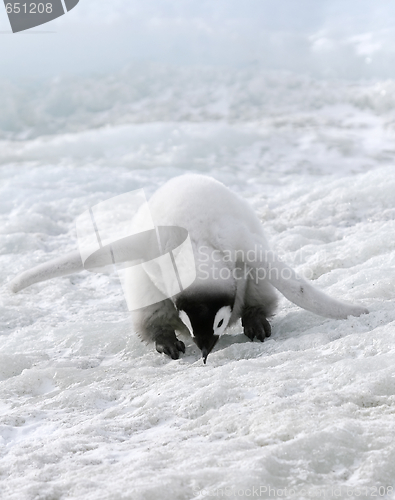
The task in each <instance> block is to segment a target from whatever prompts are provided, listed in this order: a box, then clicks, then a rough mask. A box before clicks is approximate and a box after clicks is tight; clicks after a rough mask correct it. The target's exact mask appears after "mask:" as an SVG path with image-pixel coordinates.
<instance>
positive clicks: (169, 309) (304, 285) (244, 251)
mask: <svg viewBox="0 0 395 500" xmlns="http://www.w3.org/2000/svg"><path fill="white" fill-rule="evenodd" d="M148 204H149V212H150V216H151V217H152V220H153V221H154V223H155V225H156V226H157V227H179V228H184V229H185V230H186V231H187V232H188V235H189V238H190V243H191V248H192V252H193V256H194V266H195V269H194V276H195V279H194V280H193V282H192V284H190V286H187V287H185V288H183V289H181V290H179V291H178V292H177V293H174V294H172V295H170V294H169V293H165V292H166V291H164V290H163V289H162V288H161V285H160V284H159V283H157V282H156V281H155V278H153V277H152V275H150V272H149V271H147V272H146V277H145V279H147V280H151V281H152V282H154V285H155V287H157V288H158V289H160V291H161V292H163V298H162V300H159V301H157V302H155V303H151V304H150V305H147V306H145V307H141V308H139V309H137V310H134V311H133V312H132V313H131V314H132V320H133V323H134V329H135V331H136V333H137V334H138V335H139V336H140V338H141V339H142V340H143V341H146V342H153V343H154V344H155V347H156V350H157V351H158V352H159V353H164V354H166V355H168V356H170V357H171V358H172V359H178V358H179V357H180V353H185V344H184V343H183V342H182V341H181V340H179V339H178V338H177V336H176V332H180V333H190V335H191V336H192V339H193V341H194V342H195V344H196V345H197V347H198V348H199V349H200V351H201V354H202V358H203V362H204V363H206V361H207V357H208V355H209V354H210V352H211V351H212V350H213V348H214V346H215V345H216V344H217V342H218V339H219V338H220V336H221V335H223V334H224V333H225V331H226V329H227V328H228V327H229V326H231V325H233V324H235V323H236V322H237V321H238V320H241V324H242V327H243V331H244V334H245V335H246V336H247V337H248V338H249V339H250V340H251V341H253V340H254V339H257V340H259V341H261V342H263V341H264V340H265V338H267V337H270V335H271V326H270V323H269V321H268V319H270V318H271V317H272V316H273V314H274V312H275V309H276V306H277V302H278V298H277V293H276V290H278V291H279V292H280V293H282V294H283V295H284V296H285V297H286V298H287V299H289V300H290V301H291V302H293V303H295V304H296V305H298V306H300V307H302V308H303V309H306V310H308V311H310V312H313V313H315V314H318V315H320V316H323V317H327V318H334V319H345V318H347V317H348V316H360V315H362V314H368V312H369V311H368V310H367V309H366V308H365V307H363V306H360V305H355V304H349V303H346V302H343V301H340V300H337V299H334V298H332V297H330V296H328V295H326V294H325V293H323V292H322V291H320V290H319V289H318V288H316V287H314V286H313V285H312V284H311V283H310V282H308V281H307V280H305V279H304V278H302V277H301V276H299V275H298V274H297V273H296V272H295V271H294V270H293V269H292V268H290V267H289V266H288V265H287V264H285V263H284V262H283V261H282V260H281V259H280V258H279V257H278V256H277V255H276V254H275V253H274V252H273V251H272V250H271V249H270V246H269V245H268V243H267V240H266V238H265V235H264V233H263V228H262V224H261V222H260V220H259V218H258V217H257V215H256V214H255V212H254V210H253V209H252V208H251V206H250V205H249V204H248V203H247V202H246V201H245V200H244V199H242V198H241V197H239V196H238V195H237V194H235V193H233V192H232V191H231V190H229V189H228V188H227V187H226V186H225V185H224V184H222V183H221V182H219V181H217V180H215V179H213V178H211V177H208V176H204V175H198V174H185V175H182V176H179V177H175V178H173V179H171V180H169V181H168V182H166V183H165V184H164V185H163V186H161V187H160V188H159V189H158V190H157V191H156V192H155V193H154V194H153V195H152V197H151V199H150V200H149V202H148ZM146 216H147V213H146V211H140V212H139V213H137V215H136V216H135V218H134V227H135V229H138V228H139V227H142V228H143V227H144V225H145V222H146V221H145V218H146ZM173 248H174V236H172V233H171V232H167V233H166V234H165V235H164V237H162V238H161V250H162V252H170V251H171V250H172V249H173ZM124 260H130V256H129V257H127V258H125V259H124ZM83 269H84V266H83V263H82V259H81V256H80V253H79V252H78V251H76V252H72V253H71V254H68V255H65V256H63V257H61V258H58V259H54V260H52V261H50V262H48V263H45V264H41V265H39V266H37V267H35V268H33V269H31V270H29V271H26V272H24V273H22V274H21V275H19V276H17V277H16V278H14V279H13V280H12V281H11V282H10V284H9V286H10V289H11V290H12V291H13V292H17V291H19V290H22V289H23V288H25V287H27V286H29V285H31V284H33V283H36V282H39V281H44V280H46V279H50V278H54V277H57V276H64V275H67V274H71V273H74V272H79V271H82V270H83ZM131 269H132V268H131V267H129V268H126V270H125V274H124V283H123V287H124V292H125V295H126V299H127V301H128V300H132V299H133V296H136V294H139V286H138V284H137V283H136V281H135V274H133V272H131V271H130V270H131Z"/></svg>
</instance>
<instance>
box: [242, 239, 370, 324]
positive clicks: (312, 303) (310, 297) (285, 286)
mask: <svg viewBox="0 0 395 500" xmlns="http://www.w3.org/2000/svg"><path fill="white" fill-rule="evenodd" d="M249 242H250V244H251V246H249V247H248V248H246V255H248V254H247V252H248V250H251V249H254V250H255V252H254V254H255V255H259V256H264V258H262V259H257V258H255V259H248V258H247V259H246V264H247V265H248V266H250V267H253V268H255V269H262V268H263V270H264V271H265V272H264V274H265V278H266V279H267V280H268V281H269V282H270V283H271V284H272V285H273V286H274V287H275V288H277V290H279V291H280V292H281V293H282V294H283V295H284V297H286V298H287V299H288V300H290V301H291V302H293V303H294V304H296V305H298V306H299V307H302V308H303V309H306V310H307V311H310V312H313V313H315V314H318V315H319V316H323V317H325V318H333V319H346V318H347V317H348V316H361V315H362V314H368V313H369V311H368V309H366V308H365V307H363V306H359V305H356V304H350V303H347V302H343V301H340V300H337V299H334V298H332V297H330V296H329V295H327V294H326V293H324V292H322V291H321V290H319V289H318V288H316V287H315V286H313V285H312V284H311V283H309V282H308V281H306V280H305V279H304V278H302V277H301V276H299V275H298V274H297V273H296V272H295V271H294V270H293V269H292V268H291V267H289V266H288V265H287V264H286V263H285V262H283V261H282V260H280V258H279V257H278V256H277V255H276V254H275V253H274V252H273V251H271V250H268V249H267V246H266V243H265V242H262V241H261V240H260V239H259V238H258V239H255V240H254V241H251V238H250V239H249Z"/></svg>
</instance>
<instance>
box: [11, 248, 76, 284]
mask: <svg viewBox="0 0 395 500" xmlns="http://www.w3.org/2000/svg"><path fill="white" fill-rule="evenodd" d="M83 269H84V267H83V265H82V260H81V255H80V252H79V251H74V252H70V253H68V254H66V255H63V256H62V257H59V258H57V259H53V260H50V261H49V262H45V263H44V264H40V265H38V266H36V267H33V268H32V269H29V270H28V271H24V272H23V273H21V274H18V276H16V277H15V278H14V279H13V280H11V281H10V282H9V284H8V286H9V289H10V290H11V291H12V292H14V293H17V292H19V291H20V290H23V289H24V288H26V287H28V286H30V285H33V283H39V282H40V281H46V280H49V279H51V278H57V277H59V276H66V275H68V274H73V273H78V272H80V271H83Z"/></svg>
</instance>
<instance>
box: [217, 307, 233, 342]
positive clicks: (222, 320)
mask: <svg viewBox="0 0 395 500" xmlns="http://www.w3.org/2000/svg"><path fill="white" fill-rule="evenodd" d="M231 315H232V309H231V308H230V306H224V307H221V309H219V311H218V312H217V314H216V315H215V318H214V324H213V330H214V335H218V336H221V335H222V334H223V333H224V331H225V330H226V328H227V326H228V324H229V320H230V317H231Z"/></svg>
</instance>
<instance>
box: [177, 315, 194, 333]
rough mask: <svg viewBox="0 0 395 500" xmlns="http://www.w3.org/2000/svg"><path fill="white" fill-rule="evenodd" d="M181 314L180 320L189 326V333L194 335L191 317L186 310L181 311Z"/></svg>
mask: <svg viewBox="0 0 395 500" xmlns="http://www.w3.org/2000/svg"><path fill="white" fill-rule="evenodd" d="M179 314H180V320H181V321H182V322H183V323H184V325H185V326H186V327H187V328H188V330H189V333H190V334H191V336H192V337H194V334H193V328H192V325H191V321H190V319H189V316H188V314H187V313H186V312H185V311H180V312H179Z"/></svg>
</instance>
